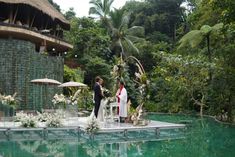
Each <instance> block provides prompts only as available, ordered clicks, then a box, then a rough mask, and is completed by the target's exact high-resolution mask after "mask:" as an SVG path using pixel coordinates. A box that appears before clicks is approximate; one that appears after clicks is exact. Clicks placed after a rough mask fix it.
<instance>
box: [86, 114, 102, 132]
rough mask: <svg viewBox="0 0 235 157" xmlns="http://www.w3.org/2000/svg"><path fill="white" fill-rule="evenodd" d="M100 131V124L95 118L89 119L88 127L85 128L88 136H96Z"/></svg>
mask: <svg viewBox="0 0 235 157" xmlns="http://www.w3.org/2000/svg"><path fill="white" fill-rule="evenodd" d="M99 129H100V127H99V123H98V121H97V119H96V118H95V116H92V117H91V118H89V119H88V122H87V126H86V128H85V130H86V133H88V134H94V133H96V132H97V131H98V130H99Z"/></svg>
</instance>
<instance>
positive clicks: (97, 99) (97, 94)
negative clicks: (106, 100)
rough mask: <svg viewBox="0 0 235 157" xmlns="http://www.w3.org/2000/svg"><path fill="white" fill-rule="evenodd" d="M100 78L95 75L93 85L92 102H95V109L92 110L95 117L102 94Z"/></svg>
mask: <svg viewBox="0 0 235 157" xmlns="http://www.w3.org/2000/svg"><path fill="white" fill-rule="evenodd" d="M101 80H102V79H101V78H100V77H99V76H97V77H96V78H95V85H94V102H95V110H94V114H95V117H96V118H97V116H98V111H99V108H100V102H101V99H102V98H103V94H102V92H101V84H100V83H101Z"/></svg>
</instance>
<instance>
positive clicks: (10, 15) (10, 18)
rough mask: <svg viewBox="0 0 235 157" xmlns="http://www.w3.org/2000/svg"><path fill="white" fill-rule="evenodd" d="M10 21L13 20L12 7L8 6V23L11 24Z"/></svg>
mask: <svg viewBox="0 0 235 157" xmlns="http://www.w3.org/2000/svg"><path fill="white" fill-rule="evenodd" d="M12 19H13V9H12V6H10V14H9V23H10V24H11V23H12Z"/></svg>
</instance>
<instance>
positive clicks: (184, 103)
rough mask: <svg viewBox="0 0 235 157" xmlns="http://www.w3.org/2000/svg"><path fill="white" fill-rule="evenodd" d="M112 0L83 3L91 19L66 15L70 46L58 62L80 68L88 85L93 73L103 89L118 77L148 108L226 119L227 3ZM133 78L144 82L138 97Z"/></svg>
mask: <svg viewBox="0 0 235 157" xmlns="http://www.w3.org/2000/svg"><path fill="white" fill-rule="evenodd" d="M113 2H114V0H91V1H90V14H92V15H95V17H97V18H95V19H93V18H85V17H84V18H76V17H73V14H71V16H72V17H73V18H68V19H70V21H71V31H70V32H67V33H66V38H67V39H68V40H69V41H70V42H71V43H73V44H74V47H75V48H74V50H72V52H70V53H69V55H67V56H66V64H67V63H74V64H67V65H69V67H73V68H74V66H71V65H76V67H79V68H80V69H81V70H82V71H84V82H85V83H87V84H89V86H90V87H92V85H93V83H94V78H95V76H96V75H100V76H101V77H103V78H104V80H105V87H106V88H108V89H115V85H116V83H115V82H114V80H115V78H116V77H123V78H124V80H125V83H126V87H127V91H128V95H129V98H130V99H131V101H132V105H133V106H138V105H140V104H141V101H139V100H144V108H145V110H148V111H158V112H171V113H172V112H176V113H179V112H183V113H196V114H197V113H198V114H201V115H203V114H209V115H213V116H217V117H226V118H223V119H222V120H225V121H234V117H235V106H234V104H235V83H234V82H235V64H234V60H235V53H234V52H235V46H234V45H235V18H234V17H235V9H234V8H235V7H234V5H235V3H234V1H233V0H224V1H220V0H187V1H186V0H145V1H141V2H139V1H138V2H136V1H128V2H127V3H126V4H125V5H124V6H123V7H122V8H119V9H114V8H112V4H113ZM130 55H131V56H133V57H135V58H136V59H137V60H138V61H140V63H141V65H142V66H143V68H144V69H145V73H139V67H138V66H136V62H135V61H134V60H132V59H130V60H129V59H128V57H129V56H130ZM111 71H112V73H110V72H111ZM147 80H148V81H147ZM140 82H142V83H143V82H145V84H146V83H147V82H148V88H146V89H147V90H145V91H144V94H143V95H141V91H143V90H141V88H139V87H141V84H140ZM139 89H140V90H139ZM114 91H115V90H114ZM224 115H226V116H224Z"/></svg>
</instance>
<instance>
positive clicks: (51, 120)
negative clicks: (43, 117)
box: [46, 113, 62, 128]
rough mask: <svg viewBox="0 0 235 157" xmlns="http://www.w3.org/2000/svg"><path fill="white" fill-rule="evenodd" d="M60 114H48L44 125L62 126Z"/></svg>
mask: <svg viewBox="0 0 235 157" xmlns="http://www.w3.org/2000/svg"><path fill="white" fill-rule="evenodd" d="M60 119H61V116H60V115H59V114H57V113H55V114H50V116H49V117H48V119H47V121H46V126H48V127H52V128H58V127H61V126H62V122H61V120H60Z"/></svg>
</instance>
